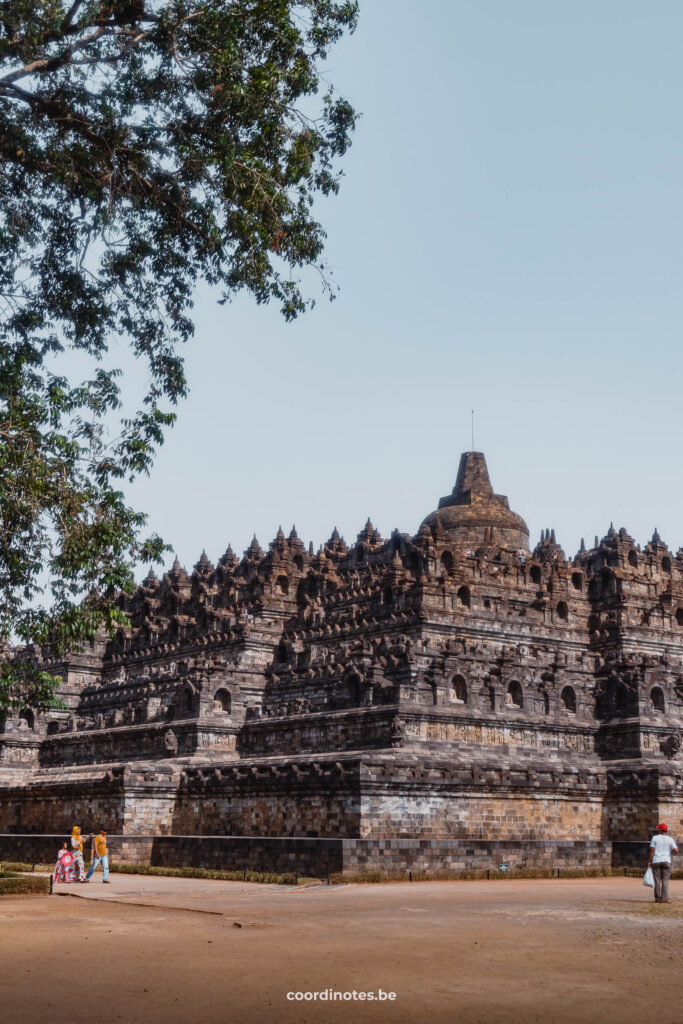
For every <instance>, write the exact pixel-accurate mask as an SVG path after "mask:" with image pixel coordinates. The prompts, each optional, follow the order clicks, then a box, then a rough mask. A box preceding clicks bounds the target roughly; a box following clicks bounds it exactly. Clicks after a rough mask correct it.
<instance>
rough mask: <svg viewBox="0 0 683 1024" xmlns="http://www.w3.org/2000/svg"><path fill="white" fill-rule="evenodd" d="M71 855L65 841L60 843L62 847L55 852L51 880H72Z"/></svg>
mask: <svg viewBox="0 0 683 1024" xmlns="http://www.w3.org/2000/svg"><path fill="white" fill-rule="evenodd" d="M73 878H74V869H73V856H72V855H71V854H70V853H69V847H68V844H67V843H62V848H61V850H60V851H59V853H58V854H57V863H56V864H55V872H54V875H53V876H52V879H53V882H73Z"/></svg>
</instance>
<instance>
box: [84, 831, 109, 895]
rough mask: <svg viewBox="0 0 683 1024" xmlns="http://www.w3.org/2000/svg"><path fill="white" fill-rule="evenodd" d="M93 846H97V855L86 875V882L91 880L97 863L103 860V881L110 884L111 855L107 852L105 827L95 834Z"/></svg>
mask: <svg viewBox="0 0 683 1024" xmlns="http://www.w3.org/2000/svg"><path fill="white" fill-rule="evenodd" d="M93 846H94V848H95V856H94V857H93V860H92V864H91V865H90V868H89V869H88V874H87V875H86V876H85V880H86V882H89V881H90V879H91V877H92V874H93V872H94V871H95V869H96V867H97V865H98V864H99V863H100V861H101V862H102V872H103V875H104V877H103V879H102V881H103V882H106V883H107V884H109V855H108V854H107V833H106V832H105V830H104V829H103V828H101V829H100V831H99V832H98V833H97V835H96V836H95V839H94V840H93Z"/></svg>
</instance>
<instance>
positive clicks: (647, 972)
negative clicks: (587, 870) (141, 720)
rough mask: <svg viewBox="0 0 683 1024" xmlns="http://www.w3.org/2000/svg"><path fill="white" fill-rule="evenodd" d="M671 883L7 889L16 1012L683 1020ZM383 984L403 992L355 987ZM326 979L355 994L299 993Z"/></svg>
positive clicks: (144, 1017) (679, 894)
mask: <svg viewBox="0 0 683 1024" xmlns="http://www.w3.org/2000/svg"><path fill="white" fill-rule="evenodd" d="M99 877H101V876H99ZM671 887H672V897H673V899H672V902H671V903H670V904H668V905H655V904H654V903H652V897H651V890H646V889H644V888H643V887H642V885H641V884H640V881H639V880H638V879H626V878H624V879H622V878H609V879H577V880H571V881H569V880H568V881H556V880H542V881H513V880H511V881H495V882H467V881H463V882H428V883H425V882H421V883H417V884H413V885H409V884H396V885H366V886H359V885H352V886H338V887H335V886H331V887H326V886H322V887H317V888H298V889H295V888H293V887H279V886H262V885H250V884H244V883H237V882H216V881H200V880H186V879H176V878H148V877H144V876H130V875H113V876H112V884H111V885H108V886H103V885H102V884H101V882H100V881H99V878H98V876H95V879H94V880H93V882H91V883H90V885H88V886H79V885H73V886H68V887H66V886H65V887H62V891H63V892H64V893H67V892H68V893H69V894H70V895H63V896H53V897H39V896H38V897H36V896H31V897H3V898H2V899H0V1007H1V1009H2V1019H3V1020H5V1021H8V1022H12V1024H32V1022H34V1021H41V1022H52V1021H53V1022H55V1024H61V1022H62V1021H74V1022H75V1021H86V1020H97V1021H98V1022H102V1024H110V1022H112V1024H118V1022H119V1021H122V1022H130V1024H147V1022H155V1024H156V1022H165V1024H181V1022H182V1024H223V1022H225V1024H227V1022H231V1024H233V1022H235V1024H241V1022H245V1024H252V1022H253V1024H270V1022H271V1021H273V1022H275V1021H277V1022H282V1024H290V1022H291V1024H294V1022H302V1024H303V1022H307V1024H317V1022H319V1021H320V1022H326V1024H327V1022H330V1024H336V1022H351V1021H353V1022H354V1024H355V1022H361V1024H363V1022H372V1024H375V1022H390V1024H400V1022H411V1024H412V1022H421V1021H430V1022H440V1021H454V1022H456V1021H457V1022H458V1024H479V1022H481V1024H502V1022H504V1024H516V1022H520V1024H521V1022H525V1024H526V1022H544V1024H545V1022H558V1024H564V1022H566V1024H581V1022H583V1021H586V1022H588V1021H590V1022H591V1024H594V1022H595V1021H600V1022H601V1024H612V1022H614V1024H617V1022H619V1024H631V1022H632V1024H636V1022H637V1024H642V1022H643V1021H647V1020H649V1019H653V1018H654V1017H656V1019H657V1022H658V1024H683V981H682V976H681V953H682V952H683V882H673V883H672V885H671ZM72 894H73V895H72ZM237 925H241V927H237ZM380 989H381V990H383V992H384V993H395V999H394V1000H389V999H384V1000H383V1001H379V1000H378V998H376V999H375V1000H374V1001H368V1000H367V999H366V1000H365V1001H363V1000H361V999H359V998H358V993H360V992H364V993H368V992H373V993H374V994H375V996H376V997H377V996H378V992H379V990H380ZM325 990H333V992H346V993H352V992H353V991H354V990H355V991H356V999H353V998H351V999H350V1000H346V1001H340V1000H338V999H337V1000H333V999H332V998H331V997H330V993H329V992H328V993H327V994H328V999H327V1000H322V1001H321V1000H320V998H319V997H318V999H317V1000H316V1001H315V1002H313V1001H297V1000H295V999H293V998H289V999H288V998H287V995H288V993H290V994H291V993H297V992H318V993H319V992H323V991H325Z"/></svg>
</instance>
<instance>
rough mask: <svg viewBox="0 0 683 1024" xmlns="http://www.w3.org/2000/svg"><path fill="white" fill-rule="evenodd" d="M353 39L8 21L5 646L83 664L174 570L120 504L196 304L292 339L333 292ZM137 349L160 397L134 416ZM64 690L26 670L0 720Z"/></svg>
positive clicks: (38, 10)
mask: <svg viewBox="0 0 683 1024" xmlns="http://www.w3.org/2000/svg"><path fill="white" fill-rule="evenodd" d="M356 17H357V5H356V3H354V2H350V0H340V2H333V0H297V2H293V0H224V2H219V0H200V2H191V0H166V2H164V0H127V2H122V3H105V2H101V0H100V2H96V0H74V2H73V3H68V2H61V0H38V2H33V3H30V2H27V0H5V2H3V3H2V5H0V641H2V642H4V643H5V645H6V647H7V645H10V646H11V645H12V644H15V643H19V644H21V645H24V644H29V643H32V642H38V643H45V642H47V641H48V640H49V642H50V644H51V645H52V648H53V650H55V651H57V652H64V651H66V650H68V649H69V648H70V647H72V646H73V645H77V644H78V642H79V641H81V640H82V639H84V638H85V637H87V636H91V635H92V634H93V632H94V631H95V630H96V629H98V628H100V627H103V626H104V627H109V628H111V627H112V626H113V624H115V623H116V622H117V621H120V619H121V613H120V612H118V611H117V605H116V597H117V595H118V594H119V593H120V592H121V591H122V590H130V589H131V587H132V579H133V577H132V572H133V568H134V566H135V564H136V563H138V562H139V561H142V560H158V559H159V558H160V557H161V554H162V552H163V550H164V545H163V543H162V541H161V540H160V539H159V538H158V537H150V538H144V537H143V533H144V526H145V516H144V515H142V514H140V513H138V512H135V511H134V510H132V509H131V508H129V507H128V506H127V504H126V500H125V496H124V494H123V493H122V491H121V490H120V487H121V486H122V481H124V480H126V479H132V478H133V477H134V476H135V475H136V474H139V473H144V472H148V471H149V470H150V467H151V465H152V462H153V458H154V455H155V452H156V450H157V448H158V446H159V445H160V444H161V443H162V442H163V437H164V431H165V429H166V428H168V427H169V426H170V425H171V424H172V423H173V420H174V417H175V413H174V406H175V405H176V404H177V402H178V401H179V400H180V399H181V398H182V397H183V396H184V395H185V393H186V390H187V383H186V376H185V371H184V366H183V360H182V357H181V351H180V350H181V348H182V343H184V342H186V341H187V340H188V339H189V338H190V337H191V335H192V329H193V326H192V299H193V293H194V290H195V288H196V286H197V284H198V283H199V282H200V281H202V280H203V281H205V282H208V283H209V284H210V285H213V286H217V288H218V289H219V292H220V295H221V297H222V299H223V300H227V299H229V298H230V297H231V296H233V295H234V294H235V293H236V292H238V291H240V290H242V289H246V290H247V291H248V292H250V293H251V294H252V295H253V296H254V298H255V299H256V301H257V302H258V303H264V302H268V301H270V300H274V301H276V302H277V303H279V305H280V308H281V310H282V313H283V315H284V317H285V318H286V319H291V318H293V317H295V316H297V315H298V314H299V313H301V312H302V311H303V310H305V309H306V307H307V306H308V305H309V304H310V303H311V302H312V301H314V295H313V294H311V289H310V288H305V287H304V285H303V284H302V280H304V279H305V278H304V277H303V275H304V274H305V272H306V268H315V270H316V272H317V273H318V274H319V275H320V281H321V283H322V288H323V290H327V291H328V292H330V293H331V289H330V284H329V280H328V278H327V275H326V271H325V265H324V262H323V255H322V254H323V245H324V240H325V234H324V230H323V228H322V226H321V224H320V223H319V222H318V220H317V219H316V216H315V211H314V209H313V203H314V199H315V197H316V195H330V194H333V193H335V192H336V191H337V190H338V187H339V173H340V172H339V170H338V168H337V163H338V158H339V157H341V156H342V155H343V154H344V153H345V151H346V149H347V147H348V146H349V143H350V133H351V132H352V130H353V127H354V121H355V113H354V111H353V109H352V107H351V106H350V105H349V103H348V102H347V101H345V100H344V99H343V98H340V97H338V96H336V95H335V94H334V92H333V90H332V88H331V87H330V86H329V85H327V84H326V83H325V78H324V61H325V59H326V56H327V54H328V51H329V48H330V46H332V45H333V44H334V43H335V42H336V41H337V40H338V39H339V38H340V37H341V36H342V35H343V34H344V33H345V32H347V31H353V29H354V27H355V24H356ZM317 290H318V289H317V288H315V289H313V291H314V292H315V291H317ZM121 337H122V338H124V339H125V340H126V342H127V343H128V344H129V345H130V347H131V349H132V351H133V352H134V353H135V355H136V356H137V357H138V358H139V359H140V360H141V362H142V363H143V364H144V371H145V372H144V374H143V377H146V387H145V389H144V395H143V396H142V398H141V399H140V401H139V403H138V404H139V408H137V411H135V412H132V413H129V412H126V413H125V414H124V412H123V402H122V399H123V398H124V397H125V392H124V391H122V383H121V374H120V368H119V367H117V366H115V365H112V364H111V363H112V358H113V357H112V351H111V349H112V342H113V340H114V339H118V338H121ZM69 349H72V350H76V352H77V354H78V356H77V358H76V359H75V360H74V359H73V358H71V357H70V358H68V359H67V356H68V350H69ZM67 365H69V366H71V367H72V370H71V372H70V373H68V372H66V369H65V367H66V366H67ZM74 365H75V366H79V365H83V366H86V367H87V370H85V371H84V375H83V377H82V378H81V377H79V376H77V377H76V378H74V371H73V366H74ZM113 422H116V424H117V427H116V429H115V430H112V423H113ZM84 598H85V599H84ZM53 685H54V681H53V680H51V678H50V677H49V676H46V675H45V674H44V673H39V672H37V671H35V670H34V669H33V668H32V667H31V664H30V659H29V658H28V657H26V658H22V657H21V656H20V657H19V658H16V657H14V658H13V659H11V658H7V657H5V660H4V661H3V662H2V664H1V665H0V708H2V707H5V708H10V707H14V708H21V707H25V706H27V705H32V706H34V707H38V708H45V707H47V706H48V704H49V702H50V700H51V694H52V689H53Z"/></svg>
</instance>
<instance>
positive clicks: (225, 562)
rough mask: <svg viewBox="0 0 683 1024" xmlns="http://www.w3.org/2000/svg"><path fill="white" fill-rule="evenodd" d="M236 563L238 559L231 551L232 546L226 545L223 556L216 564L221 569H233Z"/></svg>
mask: <svg viewBox="0 0 683 1024" xmlns="http://www.w3.org/2000/svg"><path fill="white" fill-rule="evenodd" d="M237 563H238V558H237V555H236V554H235V552H234V551H233V550H232V544H228V546H227V548H226V551H225V554H224V555H223V557H222V558H220V559H219V560H218V564H219V565H220V566H221V567H222V568H223V569H233V568H234V567H235V566H236V565H237Z"/></svg>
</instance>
